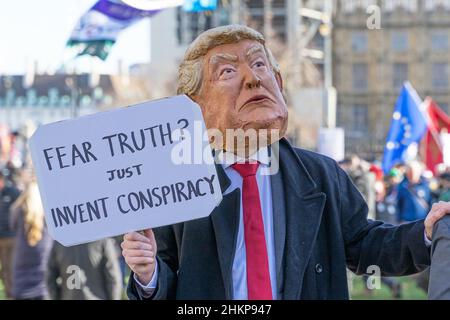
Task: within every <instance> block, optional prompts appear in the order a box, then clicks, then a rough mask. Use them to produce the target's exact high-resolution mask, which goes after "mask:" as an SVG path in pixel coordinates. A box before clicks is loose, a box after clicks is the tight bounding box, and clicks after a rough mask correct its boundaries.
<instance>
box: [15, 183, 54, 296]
mask: <svg viewBox="0 0 450 320" xmlns="http://www.w3.org/2000/svg"><path fill="white" fill-rule="evenodd" d="M11 228H12V229H13V230H15V233H16V239H15V250H14V259H13V282H12V296H13V298H14V299H30V300H43V299H47V298H48V293H47V288H46V284H45V272H46V270H47V260H48V255H49V253H50V249H51V247H52V242H53V240H52V239H51V238H50V236H49V234H48V232H47V227H46V225H45V220H44V209H43V208H42V203H41V198H40V195H39V189H38V186H37V183H36V181H34V180H33V181H31V182H30V183H29V185H28V186H27V187H26V189H25V191H24V192H23V193H22V194H21V195H20V196H19V198H18V199H17V200H16V201H15V202H14V204H13V205H12V206H11Z"/></svg>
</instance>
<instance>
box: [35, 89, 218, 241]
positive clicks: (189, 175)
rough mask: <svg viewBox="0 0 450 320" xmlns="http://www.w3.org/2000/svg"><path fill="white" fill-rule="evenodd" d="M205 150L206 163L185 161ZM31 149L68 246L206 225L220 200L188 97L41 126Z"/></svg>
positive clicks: (49, 218)
mask: <svg viewBox="0 0 450 320" xmlns="http://www.w3.org/2000/svg"><path fill="white" fill-rule="evenodd" d="M194 131H197V132H196V133H195V135H196V136H197V137H198V136H200V137H203V139H200V140H198V139H197V141H195V143H194V142H193V141H191V139H190V137H193V136H194ZM180 146H183V147H184V149H183V148H180ZM186 148H188V149H189V150H188V149H186ZM199 148H201V150H202V156H203V159H201V160H202V161H197V162H194V163H192V162H191V163H189V162H188V161H186V157H183V159H184V160H185V161H180V159H179V153H180V152H181V153H183V152H184V153H185V155H186V154H187V155H190V154H194V153H195V152H197V154H198V150H197V149H199ZM30 149H31V155H32V159H33V164H34V167H35V170H36V176H37V179H38V184H39V190H40V193H41V198H42V203H43V206H44V210H45V217H46V222H47V226H48V229H49V232H50V234H51V235H52V237H53V238H54V239H55V240H57V241H58V242H60V243H61V244H63V245H66V246H68V245H75V244H80V243H85V242H90V241H94V240H97V239H101V238H105V237H110V236H115V235H121V234H124V233H126V232H130V231H136V230H141V229H145V228H153V227H158V226H163V225H169V224H174V223H178V222H183V221H187V220H192V219H197V218H202V217H206V216H208V215H209V214H210V213H211V211H212V210H213V209H214V207H215V206H217V205H218V204H219V203H220V201H221V200H222V194H221V190H220V185H219V181H218V177H217V172H216V168H215V166H214V161H213V159H212V154H211V149H210V146H209V143H208V139H207V134H206V128H205V125H204V121H203V117H202V114H201V110H200V108H199V106H198V105H197V104H195V103H194V102H193V101H192V100H190V99H189V98H188V97H186V96H176V97H173V98H167V99H161V100H157V101H152V102H147V103H142V104H139V105H135V106H131V107H128V108H123V109H119V110H113V111H107V112H100V113H97V114H94V115H90V116H84V117H81V118H78V119H74V120H67V121H61V122H56V123H52V124H48V125H44V126H41V127H40V128H38V130H37V131H36V132H35V134H34V135H33V137H32V138H31V140H30ZM194 149H196V150H194ZM180 150H181V151H180ZM185 155H184V156H185ZM180 162H181V163H180Z"/></svg>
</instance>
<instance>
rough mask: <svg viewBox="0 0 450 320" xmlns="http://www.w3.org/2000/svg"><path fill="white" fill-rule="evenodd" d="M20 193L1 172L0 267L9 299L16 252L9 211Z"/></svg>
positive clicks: (0, 273)
mask: <svg viewBox="0 0 450 320" xmlns="http://www.w3.org/2000/svg"><path fill="white" fill-rule="evenodd" d="M19 194H20V191H19V190H18V189H17V188H16V187H15V186H14V184H13V183H12V182H11V181H8V180H7V177H6V175H5V174H4V173H3V172H2V170H0V265H1V272H0V276H1V280H2V282H3V286H4V287H5V295H6V298H7V299H9V298H11V297H12V295H11V287H12V259H13V250H14V231H13V230H11V228H10V221H9V210H10V208H11V205H12V204H13V202H14V201H16V199H17V198H18V197H19Z"/></svg>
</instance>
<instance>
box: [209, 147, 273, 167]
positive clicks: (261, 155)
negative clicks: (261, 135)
mask: <svg viewBox="0 0 450 320" xmlns="http://www.w3.org/2000/svg"><path fill="white" fill-rule="evenodd" d="M216 152H217V153H216V156H215V161H216V163H217V164H221V165H222V166H223V168H224V169H226V168H228V167H229V166H231V165H233V164H235V163H237V162H245V160H253V161H259V163H261V164H263V165H266V166H269V165H270V158H269V152H268V148H267V147H264V148H261V149H259V150H258V151H257V152H255V153H254V154H253V155H251V156H250V157H248V159H244V158H242V157H239V156H237V155H235V154H234V153H232V152H227V151H225V150H217V151H216Z"/></svg>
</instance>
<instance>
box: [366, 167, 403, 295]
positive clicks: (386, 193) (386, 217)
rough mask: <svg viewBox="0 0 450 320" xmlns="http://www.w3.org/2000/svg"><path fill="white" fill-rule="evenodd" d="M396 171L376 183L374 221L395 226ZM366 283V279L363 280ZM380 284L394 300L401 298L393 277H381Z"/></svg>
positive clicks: (400, 291) (396, 281) (398, 285)
mask: <svg viewBox="0 0 450 320" xmlns="http://www.w3.org/2000/svg"><path fill="white" fill-rule="evenodd" d="M396 174H398V172H397V170H394V169H393V170H391V171H390V172H389V174H388V175H387V176H386V177H384V181H383V177H382V176H381V177H380V178H379V179H381V180H378V181H377V188H376V219H377V220H381V221H383V222H386V223H389V224H392V225H395V224H397V221H396V220H397V215H396V185H395V175H396ZM365 279H366V281H367V278H365ZM380 280H381V282H382V283H384V284H385V285H386V286H388V288H389V289H390V290H391V292H392V297H393V298H394V299H401V298H402V285H401V283H400V281H398V280H397V279H396V278H394V277H381V279H380Z"/></svg>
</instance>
